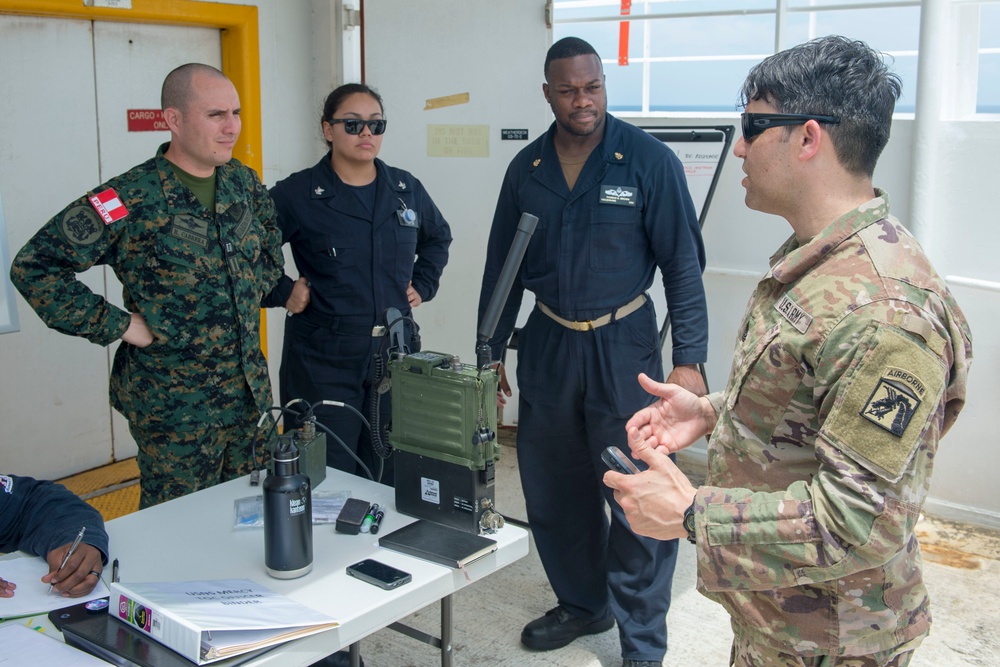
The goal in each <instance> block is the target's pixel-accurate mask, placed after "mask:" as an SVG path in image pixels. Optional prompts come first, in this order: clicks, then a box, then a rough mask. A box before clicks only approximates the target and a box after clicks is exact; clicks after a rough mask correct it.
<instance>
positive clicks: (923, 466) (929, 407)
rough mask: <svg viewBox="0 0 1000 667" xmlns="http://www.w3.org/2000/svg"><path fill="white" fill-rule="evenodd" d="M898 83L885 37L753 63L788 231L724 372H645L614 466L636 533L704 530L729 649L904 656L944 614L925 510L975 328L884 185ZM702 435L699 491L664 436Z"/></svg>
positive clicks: (754, 189) (783, 661) (756, 125)
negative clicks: (632, 458) (926, 543)
mask: <svg viewBox="0 0 1000 667" xmlns="http://www.w3.org/2000/svg"><path fill="white" fill-rule="evenodd" d="M899 93H900V83H899V79H898V77H897V76H896V75H894V74H892V73H891V72H889V70H888V68H887V67H886V65H885V64H884V62H883V59H882V56H881V55H880V54H878V53H877V52H875V51H872V50H871V49H870V48H868V47H867V46H866V45H865V44H863V43H861V42H854V41H850V40H847V39H844V38H842V37H825V38H820V39H818V40H814V41H812V42H809V43H806V44H803V45H800V46H797V47H795V48H793V49H790V50H788V51H784V52H782V53H778V54H776V55H774V56H771V57H770V58H767V59H766V60H764V61H763V62H762V63H760V64H759V65H757V66H756V67H754V68H753V70H751V72H750V74H749V76H748V78H747V80H746V83H745V84H744V87H743V101H744V103H745V107H746V113H744V114H743V138H742V139H739V140H738V141H737V143H736V147H735V154H736V156H737V157H740V158H742V159H743V171H744V172H745V173H746V178H745V179H744V181H743V185H744V187H745V188H746V202H747V205H748V206H749V207H750V208H753V209H757V210H761V211H765V212H769V213H774V214H777V215H781V216H782V217H784V218H785V219H786V220H787V221H788V222H789V224H790V225H791V227H792V230H793V232H794V234H793V235H792V237H791V238H789V239H788V241H786V242H785V244H784V245H783V246H782V247H781V248H779V250H778V252H777V253H776V254H775V255H774V256H773V257H772V258H771V268H770V270H769V271H768V272H767V273H766V274H765V276H764V277H763V278H762V279H761V281H760V282H759V284H758V286H757V290H756V291H755V293H754V294H753V296H752V298H751V300H750V304H749V307H748V308H747V312H746V315H745V316H744V320H743V324H742V325H741V327H740V331H739V336H738V340H737V343H736V351H735V355H734V359H733V365H732V371H731V373H730V377H729V382H728V385H727V387H726V389H725V391H723V392H719V393H717V394H712V395H710V396H707V397H702V398H698V397H696V396H695V395H693V394H691V393H689V392H687V391H685V390H684V389H681V388H680V387H677V386H675V385H667V384H659V383H655V382H652V381H650V380H649V379H648V378H645V377H641V378H640V381H641V383H642V384H643V386H645V387H646V389H647V390H648V391H649V392H650V393H653V394H655V395H657V396H659V397H660V400H659V401H658V402H657V403H655V404H654V405H653V406H651V407H649V408H646V409H645V410H642V411H641V412H639V413H637V414H636V415H635V416H634V417H633V418H632V419H631V420H630V421H629V423H628V424H627V427H626V428H627V430H628V433H629V443H630V446H631V447H632V450H633V452H634V453H635V455H636V456H637V457H638V458H641V459H642V460H644V461H646V462H647V463H648V464H649V465H650V470H649V471H647V472H643V473H641V474H638V475H634V476H631V477H628V476H625V475H619V474H617V473H610V472H609V473H608V474H607V475H606V477H605V482H606V483H607V484H608V485H609V486H611V487H613V488H614V489H615V497H616V498H617V499H618V501H619V502H620V503H621V506H622V508H623V509H624V510H625V513H626V516H627V517H628V520H629V522H630V524H631V525H632V527H633V529H635V531H636V532H638V533H641V534H645V535H650V536H653V537H659V538H664V539H667V538H676V537H678V536H687V537H688V539H690V540H691V541H692V542H694V543H695V545H696V549H697V558H698V587H699V590H701V591H702V592H703V593H704V594H705V595H707V596H708V597H709V598H711V599H713V600H716V601H718V602H719V603H721V604H722V605H723V606H724V607H725V608H726V610H727V611H728V612H729V613H730V615H731V617H732V627H733V630H734V634H735V639H734V641H733V650H732V661H731V662H732V664H733V665H739V666H749V665H755V666H756V665H767V666H769V667H770V666H779V667H780V666H784V665H808V666H819V665H823V666H826V665H850V666H852V667H870V666H875V665H878V666H883V665H893V666H899V665H906V664H908V663H909V661H910V657H911V656H912V652H913V650H914V649H915V648H916V646H917V645H918V644H919V643H920V641H921V640H922V638H923V637H924V636H926V635H927V632H928V629H929V627H930V622H931V616H930V609H929V603H928V597H927V590H926V588H925V587H924V584H923V581H922V577H921V561H920V547H919V544H918V542H917V538H916V536H915V535H914V525H915V524H916V522H917V518H918V516H919V515H920V511H921V507H922V506H923V502H924V499H925V498H926V497H927V492H928V487H929V484H930V477H931V470H932V468H933V462H934V457H935V454H936V452H937V447H938V442H939V440H940V438H941V437H942V436H943V435H944V434H945V432H947V430H948V428H949V427H950V426H951V425H952V424H953V423H954V421H955V418H956V417H957V416H958V413H959V411H960V410H961V408H962V405H963V403H964V400H965V384H966V377H967V372H968V368H969V364H970V362H971V360H972V344H971V336H970V332H969V328H968V324H967V323H966V320H965V317H964V316H963V314H962V312H961V310H959V308H958V306H957V305H956V304H955V302H954V300H953V298H952V296H951V293H950V292H949V291H948V288H947V287H946V285H945V284H944V281H943V280H942V279H941V278H940V276H938V275H937V273H935V271H934V269H933V267H931V265H930V263H929V261H928V260H927V257H926V256H925V255H924V253H923V251H922V250H921V248H920V246H919V244H918V243H917V242H916V240H915V239H914V238H913V237H912V236H911V235H910V233H909V232H908V231H907V230H906V229H905V228H904V227H903V226H902V225H901V224H900V222H899V221H898V220H897V219H896V218H894V217H892V216H891V215H890V214H889V198H888V195H887V194H886V193H885V192H883V191H881V190H876V189H874V187H873V185H872V181H871V178H872V173H873V171H874V168H875V162H876V160H877V159H878V156H879V154H880V153H881V151H882V149H883V148H884V146H885V144H886V142H887V141H888V138H889V128H890V124H891V120H892V112H893V108H894V106H895V101H896V99H898V97H899ZM707 433H711V439H710V441H709V452H708V479H707V482H706V484H705V485H704V486H702V487H700V488H697V489H695V488H694V487H693V486H692V485H691V483H690V481H689V480H688V479H687V477H685V476H684V474H683V473H681V472H680V471H679V470H678V469H677V467H676V466H675V465H674V464H673V462H672V461H671V460H670V459H669V458H667V456H666V452H673V451H677V450H678V449H681V448H683V447H686V446H688V445H690V444H691V443H692V442H694V441H695V440H696V439H698V438H700V437H701V436H703V435H705V434H707Z"/></svg>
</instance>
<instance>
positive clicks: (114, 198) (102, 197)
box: [90, 188, 128, 225]
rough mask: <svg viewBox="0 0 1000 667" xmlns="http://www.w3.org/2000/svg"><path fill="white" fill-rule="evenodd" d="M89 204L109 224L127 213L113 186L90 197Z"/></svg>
mask: <svg viewBox="0 0 1000 667" xmlns="http://www.w3.org/2000/svg"><path fill="white" fill-rule="evenodd" d="M90 205H91V206H93V207H94V210H95V211H97V215H99V216H101V219H102V220H104V224H105V225H110V224H111V223H112V222H114V221H115V220H121V219H122V218H124V217H125V216H126V215H128V211H127V210H126V209H125V204H123V203H122V200H121V199H120V198H119V197H118V193H117V192H115V191H114V188H108V189H107V190H105V191H104V192H102V193H101V194H98V195H94V196H93V197H91V198H90Z"/></svg>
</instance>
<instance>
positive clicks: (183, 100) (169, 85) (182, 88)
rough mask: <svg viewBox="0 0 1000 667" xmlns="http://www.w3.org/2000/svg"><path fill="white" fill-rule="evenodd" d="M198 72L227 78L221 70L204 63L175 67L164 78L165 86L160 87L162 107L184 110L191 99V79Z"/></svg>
mask: <svg viewBox="0 0 1000 667" xmlns="http://www.w3.org/2000/svg"><path fill="white" fill-rule="evenodd" d="M197 73H201V74H209V75H211V76H216V77H222V78H223V79H225V78H226V75H225V74H223V73H222V72H220V71H219V70H217V69H215V68H214V67H212V66H211V65H205V64H203V63H187V64H186V65H181V66H180V67H177V68H174V69H173V70H172V71H171V72H170V74H168V75H167V78H165V79H164V80H163V88H161V89H160V108H161V109H166V108H167V107H173V108H174V109H180V110H181V111H184V110H185V109H186V108H187V104H188V102H189V101H190V100H191V79H192V78H193V77H194V75H195V74H197Z"/></svg>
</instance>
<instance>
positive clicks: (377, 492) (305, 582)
mask: <svg viewBox="0 0 1000 667" xmlns="http://www.w3.org/2000/svg"><path fill="white" fill-rule="evenodd" d="M249 479H250V478H249V477H245V478H241V479H238V480H233V481H230V482H226V483H225V484H220V485H218V486H214V487H212V488H209V489H204V490H202V491H198V492H197V493H193V494H191V495H188V496H184V497H182V498H178V499H176V500H171V501H169V502H166V503H163V504H162V505H157V506H155V507H151V508H148V509H145V510H141V511H139V512H135V513H133V514H129V515H126V516H123V517H121V518H118V519H114V520H113V521H109V522H108V523H107V531H108V534H109V536H110V538H111V544H110V549H111V559H117V560H118V565H119V577H120V579H121V580H122V581H124V582H130V581H131V582H148V581H191V580H206V579H243V578H245V579H251V580H253V581H256V582H258V583H260V584H263V585H265V586H267V587H268V588H271V589H272V590H274V591H277V592H278V593H281V594H283V595H287V596H288V597H290V598H292V599H294V600H296V601H298V602H301V603H302V604H304V605H306V606H308V607H312V608H313V609H316V610H317V611H320V612H323V613H324V614H327V615H328V616H332V617H333V618H334V619H336V620H337V621H339V622H340V626H339V627H337V628H335V629H333V630H328V631H326V632H321V633H319V634H316V635H312V636H310V637H305V638H302V639H297V640H294V641H291V642H288V643H285V644H282V645H281V646H278V647H277V648H275V649H272V650H270V651H267V652H266V653H263V654H261V655H259V656H257V657H256V658H254V659H253V660H252V661H250V662H248V663H245V664H247V665H253V666H264V665H269V666H277V665H280V666H281V667H306V666H308V665H310V664H312V663H313V662H315V661H317V660H319V659H321V658H323V657H324V656H327V655H329V654H331V653H334V652H335V651H338V650H340V649H342V648H344V647H350V648H351V658H352V664H355V665H357V660H358V642H360V640H361V639H362V638H364V637H366V636H368V635H370V634H372V633H373V632H375V631H377V630H380V629H382V628H385V627H389V626H393V628H394V629H397V630H400V631H401V632H404V633H406V634H408V635H410V636H412V637H415V638H417V639H421V640H423V641H426V642H428V643H431V644H432V645H434V646H440V649H441V664H442V665H443V666H444V667H450V665H451V661H452V647H451V644H452V642H451V595H452V594H453V593H455V592H456V591H458V590H460V589H462V588H464V587H466V586H468V585H470V584H473V583H475V582H476V581H478V580H479V579H482V578H484V577H486V576H488V575H490V574H492V573H493V572H496V571H497V570H499V569H500V568H502V567H505V566H507V565H510V564H511V563H513V562H514V561H516V560H517V559H519V558H522V557H524V556H525V555H527V553H528V534H527V532H526V531H525V530H524V529H522V528H520V527H518V526H512V525H510V524H507V525H506V526H504V527H503V528H502V529H500V531H498V532H497V533H496V534H494V535H491V537H492V538H494V539H496V540H497V550H496V551H495V552H494V553H492V554H490V555H488V556H485V557H484V558H481V559H479V560H477V561H476V562H474V563H471V564H470V565H469V566H468V567H467V568H465V571H462V570H456V569H453V568H449V567H444V566H442V565H437V564H434V563H431V562H428V561H423V560H420V559H417V558H413V557H411V556H406V555H404V554H401V553H397V552H395V551H390V550H388V549H382V548H380V547H379V546H378V535H371V534H370V533H362V534H360V535H345V534H342V533H337V532H336V531H335V530H334V526H333V525H332V524H329V525H317V526H313V568H312V571H311V572H310V573H309V574H307V575H305V576H303V577H300V578H298V579H291V580H281V579H274V578H272V577H270V576H269V575H268V574H267V572H266V571H265V569H264V531H263V529H245V528H244V529H236V528H234V501H236V500H237V499H239V498H244V497H247V496H254V495H260V494H262V493H263V491H262V488H261V487H260V486H251V485H250V481H249ZM344 490H347V491H350V492H351V496H352V497H355V498H360V499H362V500H366V501H368V502H370V503H378V504H379V506H380V507H381V508H383V509H384V510H385V512H386V513H385V518H384V519H383V521H382V525H381V529H380V531H379V534H380V535H384V534H386V533H389V532H391V531H393V530H395V529H397V528H399V527H401V526H404V525H406V524H408V523H410V522H412V521H414V520H415V519H413V518H412V517H408V516H405V515H403V514H400V513H398V512H397V511H396V508H395V502H394V492H393V489H392V487H389V486H385V485H382V484H376V483H374V482H371V481H369V480H366V479H363V478H360V477H356V476H354V475H348V474H347V473H344V472H341V471H338V470H334V469H332V468H328V469H327V477H326V480H325V481H324V482H323V484H322V485H320V487H319V488H318V489H316V490H315V491H333V492H336V491H344ZM365 558H375V559H377V560H380V561H382V562H384V563H387V564H389V565H392V566H394V567H398V568H399V569H401V570H405V571H407V572H409V573H411V574H412V575H413V581H412V582H410V583H408V584H405V585H403V586H401V587H399V588H397V589H395V590H392V591H385V590H382V589H380V588H377V587H375V586H372V585H371V584H368V583H365V582H363V581H360V580H358V579H355V578H353V577H350V576H348V575H347V574H346V572H345V569H346V567H347V566H348V565H350V564H351V563H355V562H357V561H360V560H363V559H365ZM106 574H107V575H108V576H110V574H111V567H110V565H109V567H108V568H107V571H106ZM438 600H440V601H441V637H440V639H438V638H435V637H430V636H429V635H426V634H424V633H421V632H418V631H416V630H412V629H409V628H407V627H406V626H401V625H400V624H398V623H397V621H399V620H400V619H402V618H404V617H405V616H408V615H409V614H412V613H413V612H415V611H418V610H420V609H422V608H423V607H426V606H427V605H428V604H431V603H433V602H436V601H438Z"/></svg>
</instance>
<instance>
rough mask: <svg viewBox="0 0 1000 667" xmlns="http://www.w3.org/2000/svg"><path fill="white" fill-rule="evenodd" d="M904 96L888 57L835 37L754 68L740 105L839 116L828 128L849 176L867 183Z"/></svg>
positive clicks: (785, 52) (810, 42) (773, 57)
mask: <svg viewBox="0 0 1000 667" xmlns="http://www.w3.org/2000/svg"><path fill="white" fill-rule="evenodd" d="M902 90H903V85H902V82H901V80H900V78H899V76H898V75H897V74H895V73H894V72H892V71H890V69H889V65H888V64H887V63H886V57H885V56H884V55H883V54H881V53H879V52H878V51H876V50H874V49H872V48H871V47H870V46H868V45H867V44H865V43H864V42H861V41H858V40H852V39H848V38H846V37H842V36H839V35H831V36H827V37H820V38H818V39H814V40H811V41H809V42H806V43H805V44H800V45H798V46H795V47H792V48H790V49H788V50H786V51H782V52H780V53H776V54H774V55H773V56H770V57H769V58H765V59H764V60H763V61H762V62H760V63H758V64H757V65H755V66H754V68H753V69H751V70H750V73H749V74H748V75H747V78H746V81H745V82H744V83H743V89H742V91H741V94H740V98H741V99H740V102H741V104H742V105H743V106H744V107H745V106H746V105H747V104H749V103H750V102H752V101H755V100H763V101H765V102H769V103H770V104H773V105H774V107H775V108H776V109H777V110H778V111H779V112H781V113H800V114H817V115H827V116H837V117H838V118H840V123H839V124H836V125H834V124H829V125H826V126H825V127H826V129H827V131H828V133H829V135H830V140H831V141H832V142H833V147H834V150H835V152H836V154H837V158H838V159H839V160H840V163H841V164H842V165H843V166H844V168H845V169H847V171H849V172H851V173H853V174H864V175H867V176H869V177H871V175H872V174H873V173H874V171H875V164H876V162H878V158H879V155H881V154H882V149H884V148H885V145H886V144H887V143H888V142H889V130H890V128H891V126H892V112H893V110H894V109H895V107H896V100H898V99H899V96H900V93H901V92H902Z"/></svg>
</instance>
